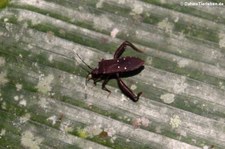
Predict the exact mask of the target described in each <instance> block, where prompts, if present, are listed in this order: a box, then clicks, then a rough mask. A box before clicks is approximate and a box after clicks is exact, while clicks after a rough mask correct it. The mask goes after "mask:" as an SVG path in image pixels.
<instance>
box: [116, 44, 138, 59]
mask: <svg viewBox="0 0 225 149" xmlns="http://www.w3.org/2000/svg"><path fill="white" fill-rule="evenodd" d="M127 46H130V47H131V48H132V49H133V50H135V51H137V52H142V51H141V50H139V49H138V48H137V47H135V46H134V45H133V44H132V43H130V42H129V41H124V42H123V43H122V44H121V45H120V46H119V48H118V49H117V50H116V52H115V54H114V58H119V57H120V56H121V55H122V54H123V52H124V51H125V49H126V47H127Z"/></svg>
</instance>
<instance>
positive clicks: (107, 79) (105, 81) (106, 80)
mask: <svg viewBox="0 0 225 149" xmlns="http://www.w3.org/2000/svg"><path fill="white" fill-rule="evenodd" d="M109 80H110V79H109V77H107V78H106V79H105V80H104V82H103V83H102V89H103V90H105V91H107V92H109V94H108V96H107V97H109V95H110V94H111V91H110V90H109V89H107V88H106V87H105V86H106V84H107V83H108V82H109Z"/></svg>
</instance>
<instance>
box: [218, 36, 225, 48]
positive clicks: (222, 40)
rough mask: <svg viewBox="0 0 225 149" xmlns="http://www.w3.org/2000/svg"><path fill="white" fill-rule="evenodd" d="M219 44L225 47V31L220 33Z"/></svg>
mask: <svg viewBox="0 0 225 149" xmlns="http://www.w3.org/2000/svg"><path fill="white" fill-rule="evenodd" d="M219 39H220V40H219V46H220V48H225V33H220V34H219Z"/></svg>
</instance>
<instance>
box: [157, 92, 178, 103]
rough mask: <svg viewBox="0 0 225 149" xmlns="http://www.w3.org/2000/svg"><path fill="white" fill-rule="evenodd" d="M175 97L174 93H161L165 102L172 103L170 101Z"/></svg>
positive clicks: (161, 97)
mask: <svg viewBox="0 0 225 149" xmlns="http://www.w3.org/2000/svg"><path fill="white" fill-rule="evenodd" d="M174 97H175V95H174V94H169V93H168V94H163V95H161V96H160V99H162V101H163V102H165V103H168V104H170V103H172V102H174Z"/></svg>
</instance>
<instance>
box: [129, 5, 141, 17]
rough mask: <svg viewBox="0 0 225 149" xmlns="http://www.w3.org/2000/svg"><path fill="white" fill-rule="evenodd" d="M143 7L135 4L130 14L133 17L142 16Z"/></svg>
mask: <svg viewBox="0 0 225 149" xmlns="http://www.w3.org/2000/svg"><path fill="white" fill-rule="evenodd" d="M143 10H144V8H143V6H142V5H141V4H139V3H134V4H133V9H132V12H131V13H130V14H131V15H140V14H142V13H143Z"/></svg>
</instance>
